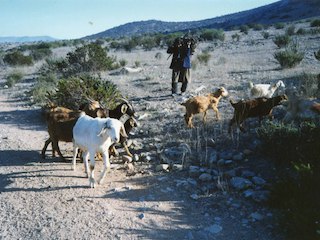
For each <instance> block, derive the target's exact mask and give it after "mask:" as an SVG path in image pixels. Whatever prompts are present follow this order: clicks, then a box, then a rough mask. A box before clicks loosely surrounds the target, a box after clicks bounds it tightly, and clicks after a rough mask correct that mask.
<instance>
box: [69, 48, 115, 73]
mask: <svg viewBox="0 0 320 240" xmlns="http://www.w3.org/2000/svg"><path fill="white" fill-rule="evenodd" d="M114 62H115V59H114V58H111V57H108V56H107V53H106V50H104V49H103V48H102V47H101V46H100V45H98V44H95V43H91V44H88V45H84V46H82V47H78V48H77V49H76V50H75V51H74V52H69V53H68V54H67V63H68V65H69V67H68V68H69V71H70V72H71V73H73V74H75V73H79V72H80V73H83V72H97V71H105V70H110V69H112V65H113V63H114Z"/></svg>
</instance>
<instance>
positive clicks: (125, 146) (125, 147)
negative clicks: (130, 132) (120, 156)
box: [122, 142, 133, 157]
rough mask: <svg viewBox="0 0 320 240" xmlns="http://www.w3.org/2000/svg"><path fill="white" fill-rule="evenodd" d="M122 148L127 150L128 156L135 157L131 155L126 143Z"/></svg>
mask: <svg viewBox="0 0 320 240" xmlns="http://www.w3.org/2000/svg"><path fill="white" fill-rule="evenodd" d="M122 146H123V147H124V149H125V150H126V153H127V154H128V156H130V157H133V155H132V154H131V153H130V151H129V148H128V146H127V143H126V142H123V143H122Z"/></svg>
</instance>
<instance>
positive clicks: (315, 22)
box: [310, 19, 320, 27]
mask: <svg viewBox="0 0 320 240" xmlns="http://www.w3.org/2000/svg"><path fill="white" fill-rule="evenodd" d="M310 27H320V19H315V20H313V21H311V23H310Z"/></svg>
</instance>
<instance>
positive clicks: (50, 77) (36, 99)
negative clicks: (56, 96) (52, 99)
mask: <svg viewBox="0 0 320 240" xmlns="http://www.w3.org/2000/svg"><path fill="white" fill-rule="evenodd" d="M57 83H58V78H57V76H56V75H54V74H52V73H51V74H46V75H40V76H39V77H38V78H37V81H36V84H35V85H34V87H33V88H32V89H31V91H30V92H29V96H30V98H31V99H32V102H33V103H34V104H36V105H39V106H44V105H45V104H46V103H47V101H48V98H47V96H48V95H49V96H50V95H51V94H53V93H54V92H55V89H56V86H57Z"/></svg>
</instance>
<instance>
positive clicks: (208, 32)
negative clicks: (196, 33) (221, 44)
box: [200, 29, 225, 41]
mask: <svg viewBox="0 0 320 240" xmlns="http://www.w3.org/2000/svg"><path fill="white" fill-rule="evenodd" d="M200 39H202V40H204V41H213V40H220V41H224V40H225V33H224V31H223V30H221V29H204V30H203V31H202V32H201V33H200Z"/></svg>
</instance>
